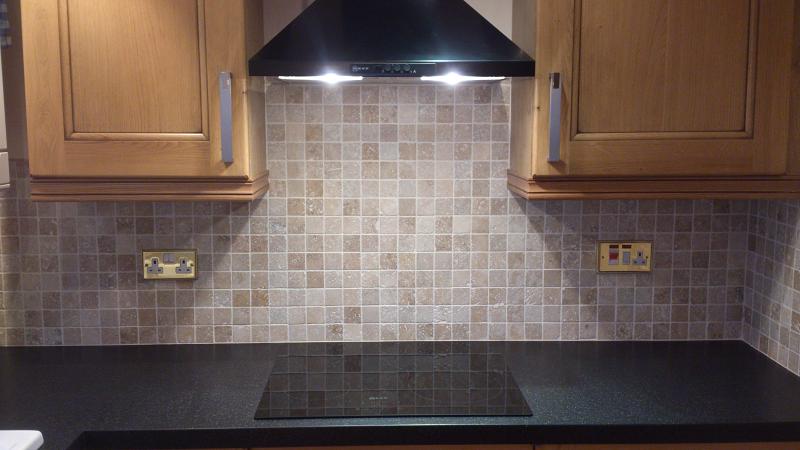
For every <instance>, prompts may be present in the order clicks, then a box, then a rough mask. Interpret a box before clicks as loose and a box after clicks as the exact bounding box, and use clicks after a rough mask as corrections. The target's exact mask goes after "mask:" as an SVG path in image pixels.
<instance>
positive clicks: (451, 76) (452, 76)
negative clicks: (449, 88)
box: [419, 72, 506, 84]
mask: <svg viewBox="0 0 800 450" xmlns="http://www.w3.org/2000/svg"><path fill="white" fill-rule="evenodd" d="M505 78H506V77H471V76H469V75H459V74H457V73H455V72H450V73H448V74H447V75H436V76H432V77H419V79H420V80H422V81H439V82H442V83H447V84H458V83H461V82H462V81H499V80H504V79H505Z"/></svg>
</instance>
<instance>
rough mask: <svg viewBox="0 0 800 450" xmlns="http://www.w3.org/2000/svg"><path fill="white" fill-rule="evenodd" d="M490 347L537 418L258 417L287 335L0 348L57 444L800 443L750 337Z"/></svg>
mask: <svg viewBox="0 0 800 450" xmlns="http://www.w3.org/2000/svg"><path fill="white" fill-rule="evenodd" d="M292 345H294V346H299V345H306V344H292ZM431 345H433V344H431ZM491 345H499V346H501V348H504V349H505V352H506V358H507V360H508V362H509V365H510V366H511V369H512V371H513V373H514V377H515V378H516V380H517V383H518V384H519V387H520V389H522V391H523V393H524V395H525V397H526V399H527V401H528V403H529V405H530V407H531V410H532V411H533V415H532V416H529V417H403V418H356V419H346V418H341V419H283V420H255V419H253V416H254V413H255V410H256V406H257V404H258V402H259V400H260V397H261V394H262V392H263V390H264V386H265V384H266V381H267V377H268V375H269V372H270V368H271V366H272V362H273V361H274V358H275V355H276V354H279V353H281V352H285V351H287V346H286V345H281V344H261V345H258V344H253V345H249V344H248V345H204V346H200V345H183V346H136V347H50V348H0V429H37V430H40V431H42V433H43V434H44V439H45V448H47V449H65V448H70V447H71V448H104V449H107V448H170V447H172V448H175V447H220V446H225V447H249V446H300V445H320V444H330V445H333V444H425V443H433V442H436V443H453V444H458V443H490V442H491V443H555V442H562V443H569V442H691V441H695V442H699V441H703V442H706V441H707V442H710V441H770V440H773V441H774V440H797V441H800V378H798V377H795V376H794V375H792V374H791V373H789V372H788V371H786V370H785V369H783V368H781V367H780V366H778V365H777V364H775V363H773V362H772V361H770V360H769V359H768V358H766V357H764V356H763V355H761V354H759V353H758V352H756V351H755V350H753V349H751V348H750V347H748V346H747V345H746V344H744V343H742V342H731V341H728V342H722V341H718V342H671V343H670V342H656V343H653V342H637V343H621V342H570V343H567V342H514V343H496V344H491Z"/></svg>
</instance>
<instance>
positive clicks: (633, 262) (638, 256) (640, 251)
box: [597, 241, 653, 272]
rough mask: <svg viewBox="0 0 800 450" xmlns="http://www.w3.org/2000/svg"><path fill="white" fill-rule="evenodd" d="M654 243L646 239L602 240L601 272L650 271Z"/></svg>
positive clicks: (599, 257) (598, 265)
mask: <svg viewBox="0 0 800 450" xmlns="http://www.w3.org/2000/svg"><path fill="white" fill-rule="evenodd" d="M652 256H653V244H652V242H646V241H600V242H598V243H597V270H598V271H599V272H650V265H651V259H652Z"/></svg>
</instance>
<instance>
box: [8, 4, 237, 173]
mask: <svg viewBox="0 0 800 450" xmlns="http://www.w3.org/2000/svg"><path fill="white" fill-rule="evenodd" d="M243 11H244V8H243V7H242V4H241V1H236V2H233V1H228V0H174V1H173V0H118V1H114V2H109V1H105V0H26V1H25V2H22V22H23V27H22V33H23V46H24V63H25V67H24V69H25V79H26V106H27V114H28V122H29V124H30V123H35V124H36V127H31V126H29V129H28V147H29V154H30V171H31V175H32V176H33V177H36V178H46V177H55V178H63V177H70V178H137V177H140V178H152V177H163V178H230V179H247V178H248V171H249V161H248V157H247V155H248V153H247V148H246V145H247V142H246V126H247V124H246V121H247V118H246V105H245V100H244V94H243V92H244V90H245V82H246V80H247V77H246V55H245V51H244V41H245V38H244V35H245V30H244V26H243V25H242V24H243V23H244V17H243V15H244V13H243ZM222 71H227V72H231V73H232V74H233V83H232V85H233V88H232V98H233V105H232V110H233V124H232V126H233V133H232V134H233V149H234V162H233V164H225V163H223V162H222V160H221V137H220V116H219V112H218V109H219V107H220V105H219V86H218V78H217V74H218V73H219V72H222Z"/></svg>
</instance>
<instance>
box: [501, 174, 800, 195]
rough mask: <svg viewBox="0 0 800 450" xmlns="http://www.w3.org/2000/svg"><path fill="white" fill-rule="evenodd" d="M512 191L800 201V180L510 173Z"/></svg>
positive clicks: (549, 193)
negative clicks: (575, 176)
mask: <svg viewBox="0 0 800 450" xmlns="http://www.w3.org/2000/svg"><path fill="white" fill-rule="evenodd" d="M508 187H509V189H510V190H511V192H513V193H514V194H516V195H519V196H521V197H524V198H527V199H531V200H533V199H552V200H556V199H559V200H603V199H620V198H626V199H751V198H800V176H787V177H780V178H776V177H737V178H718V179H709V178H672V177H642V178H630V177H626V178H563V177H561V178H559V177H533V178H524V177H520V176H518V175H515V174H514V173H512V172H510V171H509V172H508Z"/></svg>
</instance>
